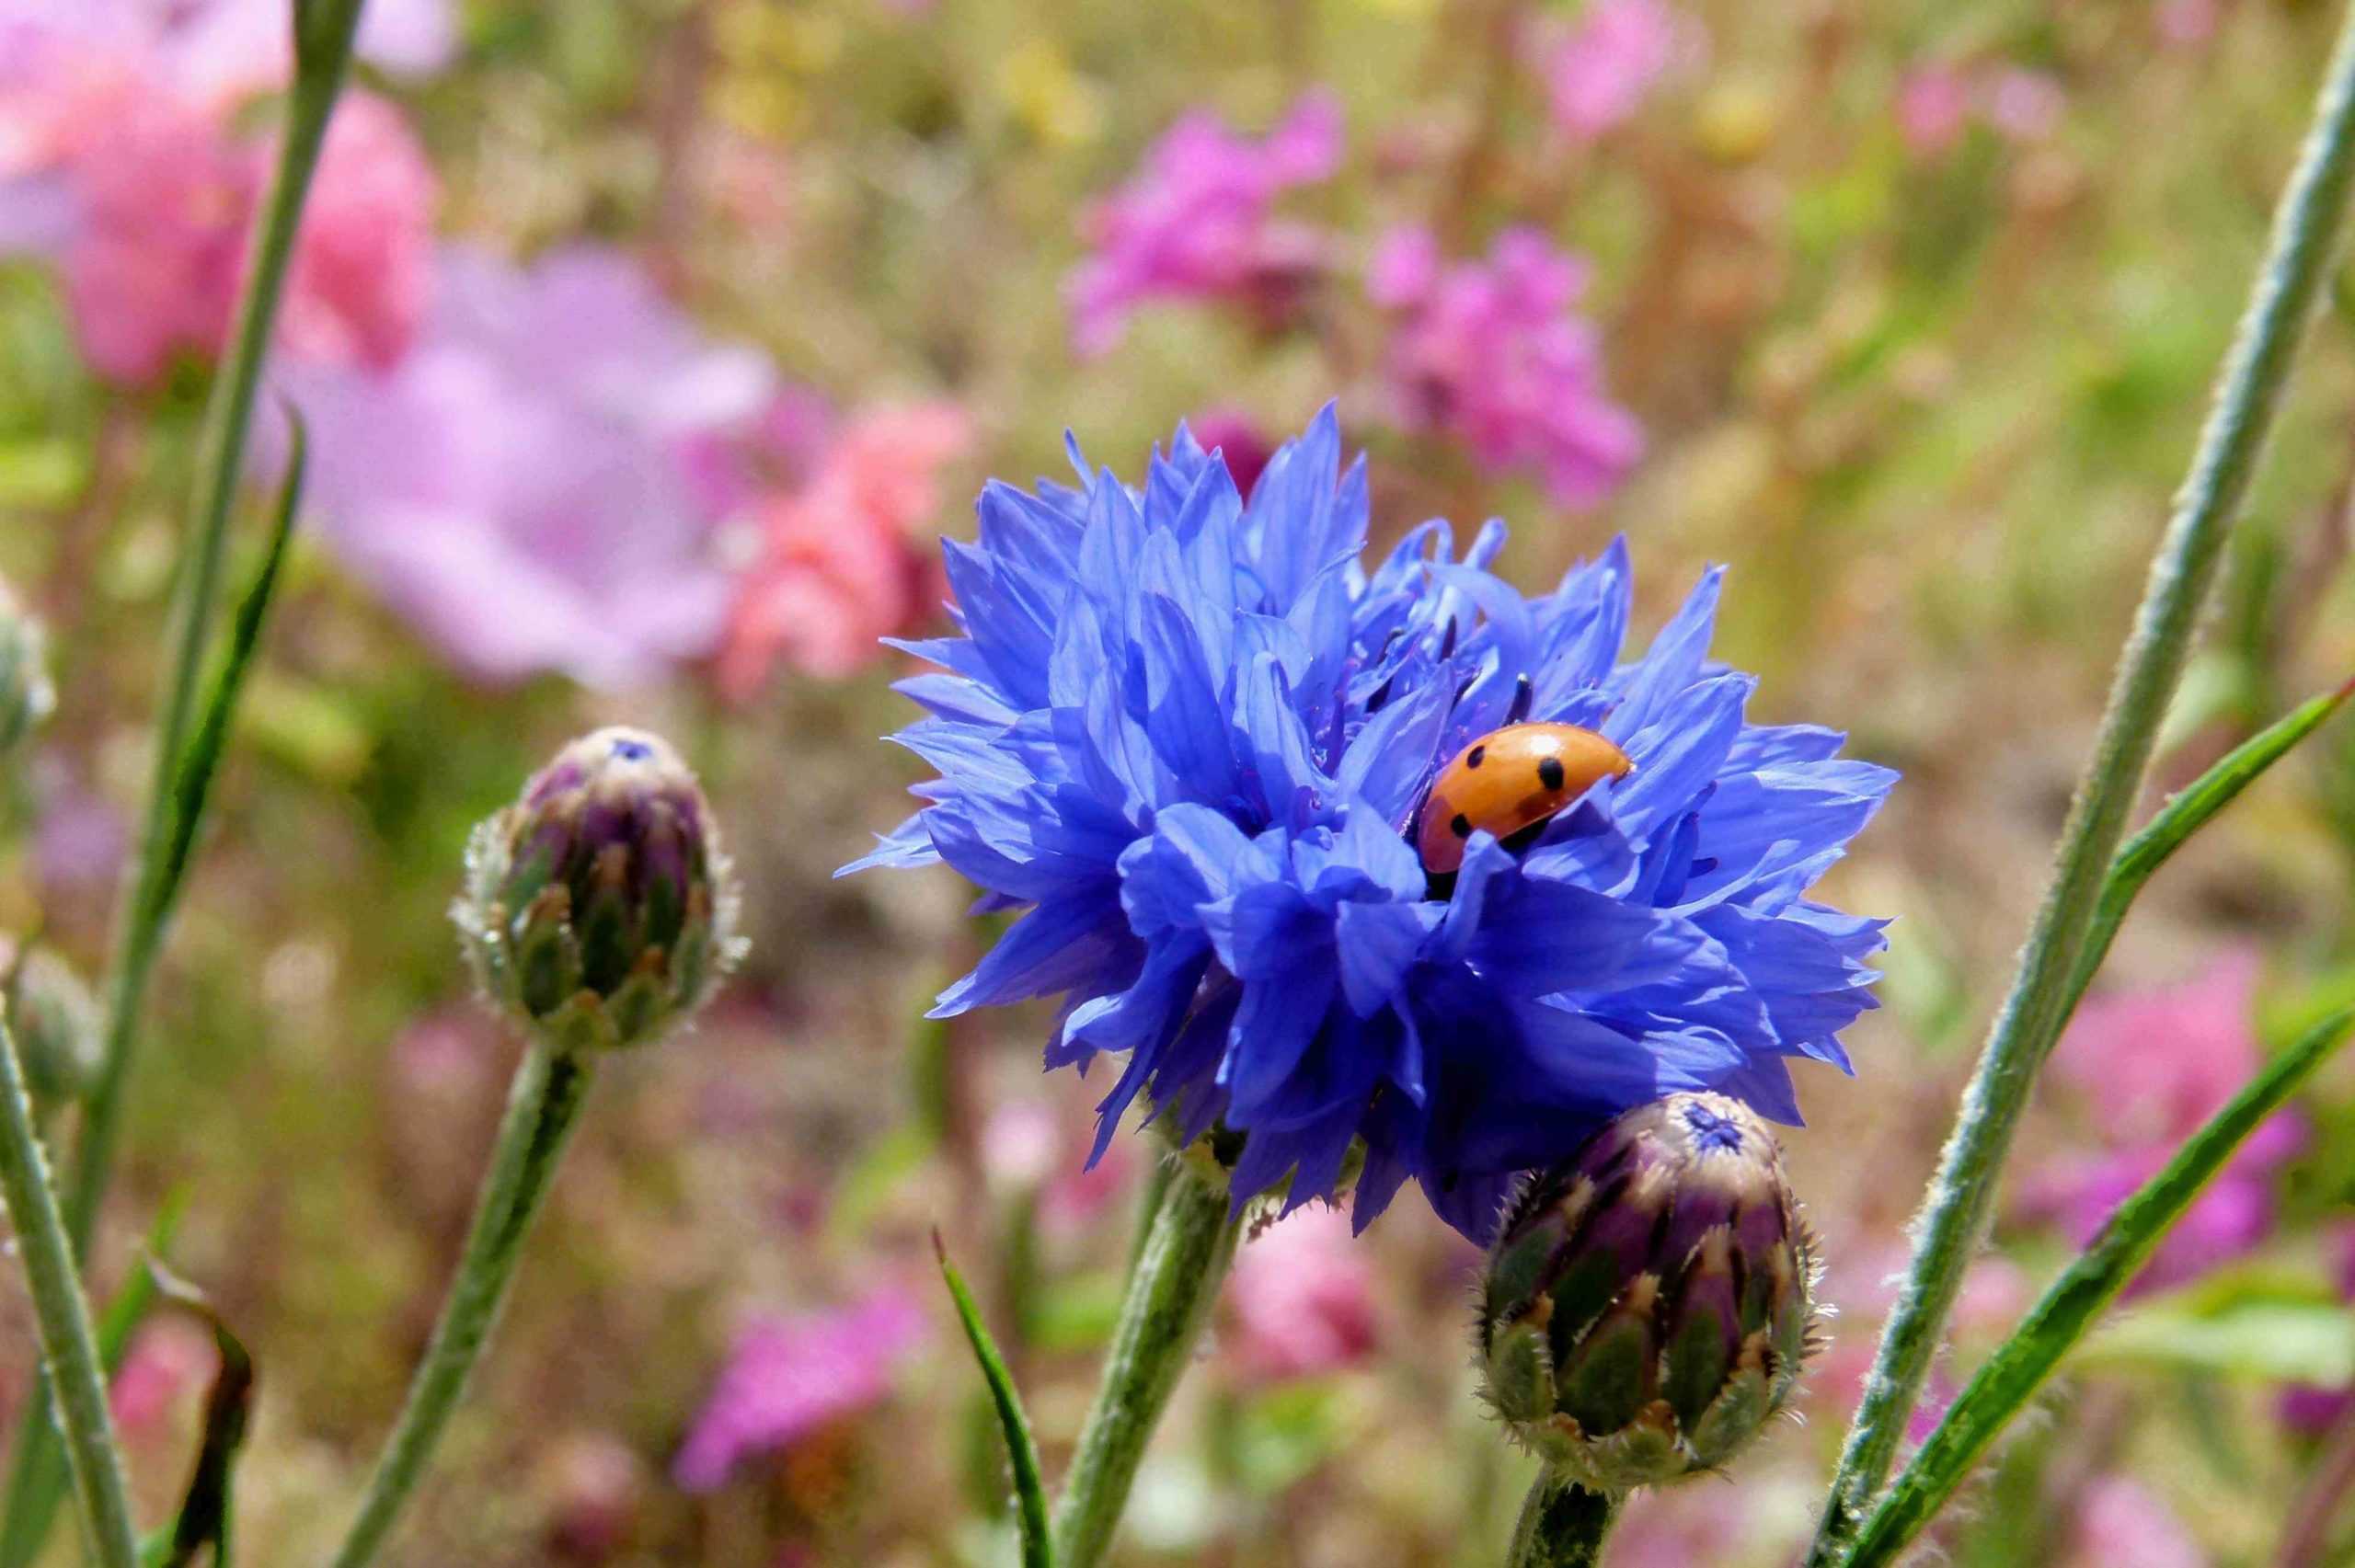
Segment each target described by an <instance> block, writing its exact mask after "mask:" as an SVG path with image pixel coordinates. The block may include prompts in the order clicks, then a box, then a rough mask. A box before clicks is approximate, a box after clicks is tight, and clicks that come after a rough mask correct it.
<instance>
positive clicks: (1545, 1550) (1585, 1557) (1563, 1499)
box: [1505, 1475, 1620, 1568]
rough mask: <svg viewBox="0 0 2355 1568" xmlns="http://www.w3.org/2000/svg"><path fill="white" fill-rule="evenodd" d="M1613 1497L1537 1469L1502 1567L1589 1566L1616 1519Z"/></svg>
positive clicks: (1598, 1559) (1598, 1557) (1600, 1554)
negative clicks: (1540, 1472) (1559, 1479)
mask: <svg viewBox="0 0 2355 1568" xmlns="http://www.w3.org/2000/svg"><path fill="white" fill-rule="evenodd" d="M1619 1502H1620V1500H1619V1499H1618V1498H1616V1497H1609V1496H1605V1495H1604V1494H1602V1493H1600V1492H1589V1491H1588V1490H1587V1489H1586V1488H1585V1487H1583V1486H1577V1485H1570V1484H1565V1483H1563V1482H1557V1481H1556V1480H1555V1479H1554V1478H1553V1477H1552V1476H1550V1475H1541V1476H1539V1477H1538V1478H1537V1479H1536V1480H1535V1481H1534V1482H1531V1483H1530V1487H1529V1500H1528V1501H1527V1502H1525V1503H1523V1504H1522V1505H1521V1523H1520V1524H1519V1525H1518V1526H1517V1527H1516V1528H1514V1530H1513V1532H1512V1551H1511V1554H1510V1555H1508V1556H1507V1557H1506V1559H1505V1562H1506V1568H1595V1565H1596V1564H1597V1563H1599V1562H1602V1561H1603V1542H1604V1541H1605V1540H1606V1539H1608V1538H1609V1537H1610V1534H1611V1527H1612V1526H1614V1525H1615V1524H1617V1523H1618V1522H1619Z"/></svg>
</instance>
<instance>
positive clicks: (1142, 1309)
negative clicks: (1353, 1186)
mask: <svg viewBox="0 0 2355 1568" xmlns="http://www.w3.org/2000/svg"><path fill="white" fill-rule="evenodd" d="M1199 1158H1200V1157H1199V1156H1198V1155H1194V1154H1185V1155H1179V1156H1177V1158H1176V1159H1175V1160H1173V1161H1172V1162H1171V1163H1170V1174H1169V1179H1168V1184H1167V1185H1166V1188H1165V1189H1164V1191H1163V1193H1162V1195H1161V1201H1160V1203H1159V1205H1158V1207H1156V1208H1155V1211H1154V1216H1153V1229H1152V1230H1151V1231H1150V1232H1148V1233H1147V1235H1146V1237H1145V1240H1144V1245H1143V1248H1142V1249H1140V1251H1139V1252H1138V1253H1137V1259H1136V1265H1135V1266H1134V1267H1133V1268H1132V1269H1131V1270H1130V1272H1129V1288H1128V1296H1127V1299H1125V1300H1124V1301H1123V1302H1122V1303H1121V1306H1120V1328H1119V1329H1118V1331H1117V1332H1116V1333H1114V1335H1113V1338H1112V1348H1111V1351H1110V1353H1109V1356H1107V1357H1106V1360H1105V1363H1104V1380H1103V1381H1102V1382H1101V1383H1100V1384H1099V1385H1097V1390H1096V1402H1095V1404H1094V1406H1093V1407H1091V1408H1090V1409H1089V1411H1088V1413H1087V1425H1086V1426H1084V1427H1082V1428H1081V1429H1080V1435H1079V1449H1078V1451H1077V1452H1076V1453H1075V1454H1074V1455H1073V1457H1072V1463H1071V1473H1070V1474H1069V1475H1068V1476H1067V1477H1066V1478H1065V1479H1064V1482H1063V1496H1062V1497H1061V1499H1059V1500H1058V1501H1057V1503H1056V1505H1055V1530H1054V1546H1055V1552H1054V1556H1055V1562H1056V1563H1057V1565H1058V1568H1095V1564H1096V1563H1097V1562H1100V1561H1102V1559H1103V1556H1104V1553H1105V1551H1106V1549H1107V1548H1109V1546H1110V1545H1111V1543H1112V1533H1113V1531H1114V1530H1115V1529H1117V1528H1119V1526H1120V1510H1121V1508H1122V1507H1123V1506H1124V1505H1126V1504H1127V1502H1128V1499H1129V1487H1130V1486H1131V1484H1132V1483H1133V1482H1135V1480H1136V1475H1137V1465H1138V1463H1139V1462H1140V1461H1141V1460H1142V1459H1143V1458H1144V1446H1145V1442H1146V1440H1147V1439H1148V1438H1149V1437H1151V1436H1153V1428H1154V1425H1155V1423H1156V1422H1158V1421H1159V1420H1160V1419H1161V1413H1162V1411H1163V1409H1164V1408H1165V1407H1166V1405H1167V1404H1168V1403H1169V1396H1170V1394H1171V1393H1172V1392H1174V1391H1176V1389H1177V1379H1178V1376H1179V1375H1180V1374H1181V1373H1183V1372H1184V1371H1185V1369H1186V1364H1187V1362H1188V1361H1189V1360H1190V1359H1191V1358H1192V1356H1193V1350H1194V1342H1195V1341H1196V1340H1197V1339H1198V1338H1200V1334H1201V1329H1202V1323H1203V1321H1204V1320H1205V1319H1206V1318H1207V1317H1208V1316H1209V1315H1210V1304H1211V1302H1212V1300H1213V1299H1215V1298H1216V1297H1217V1295H1218V1287H1219V1282H1220V1281H1221V1280H1223V1279H1224V1278H1225V1277H1226V1268H1227V1265H1228V1264H1229V1263H1231V1262H1232V1261H1233V1260H1234V1257H1235V1231H1236V1227H1235V1224H1234V1223H1233V1222H1232V1221H1231V1220H1230V1219H1228V1218H1227V1209H1228V1202H1227V1188H1226V1184H1225V1183H1224V1182H1223V1181H1220V1180H1217V1179H1216V1178H1215V1177H1213V1176H1212V1174H1210V1173H1208V1172H1206V1171H1205V1170H1203V1169H1202V1167H1201V1166H1200V1164H1198V1163H1197V1161H1198V1159H1199Z"/></svg>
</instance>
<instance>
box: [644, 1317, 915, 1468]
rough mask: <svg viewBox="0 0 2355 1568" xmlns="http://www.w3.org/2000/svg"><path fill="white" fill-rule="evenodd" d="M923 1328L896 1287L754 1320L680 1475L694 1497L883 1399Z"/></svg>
mask: <svg viewBox="0 0 2355 1568" xmlns="http://www.w3.org/2000/svg"><path fill="white" fill-rule="evenodd" d="M924 1331H925V1317H924V1313H923V1311H922V1310H920V1309H919V1308H918V1307H917V1306H916V1304H915V1300H914V1299H913V1297H911V1296H909V1295H908V1294H907V1293H906V1292H904V1291H902V1290H899V1289H897V1288H889V1287H887V1288H882V1289H879V1290H877V1291H875V1292H874V1293H872V1294H870V1295H868V1296H867V1297H865V1298H864V1299H861V1300H859V1301H857V1302H855V1303H854V1304H852V1305H851V1306H848V1307H845V1308H843V1309H841V1310H836V1311H831V1312H809V1313H803V1314H800V1315H798V1316H795V1317H766V1318H762V1319H759V1320H757V1321H756V1322H753V1323H752V1324H751V1325H750V1326H749V1327H747V1328H746V1329H745V1330H744V1332H743V1333H741V1334H740V1335H739V1336H738V1337H737V1341H736V1347H735V1349H734V1350H732V1351H731V1352H729V1357H728V1363H727V1365H726V1366H724V1367H723V1368H720V1373H719V1379H718V1382H717V1383H716V1384H715V1385H714V1386H713V1388H712V1391H711V1397H710V1398H709V1399H708V1400H707V1401H706V1402H705V1404H704V1407H703V1411H702V1413H700V1414H698V1415H697V1416H696V1417H695V1425H694V1426H693V1427H692V1428H691V1429H690V1430H689V1431H688V1433H687V1438H686V1441H685V1443H684V1444H683V1445H682V1446H681V1448H680V1449H679V1454H678V1458H677V1459H675V1460H673V1461H672V1467H671V1472H672V1477H673V1479H675V1480H676V1481H677V1482H678V1483H679V1484H680V1485H681V1486H682V1487H684V1488H685V1489H686V1490H687V1491H689V1492H712V1491H717V1490H718V1488H719V1487H720V1486H721V1485H723V1484H725V1483H726V1482H727V1480H728V1477H729V1472H730V1471H733V1470H734V1469H735V1468H736V1465H737V1464H738V1462H739V1461H741V1460H742V1459H746V1458H749V1457H751V1456H752V1455H755V1454H764V1453H770V1452H774V1451H775V1450H776V1449H779V1448H787V1447H790V1446H791V1445H792V1444H793V1443H794V1442H796V1441H798V1439H800V1438H803V1437H806V1436H810V1434H812V1433H814V1432H817V1431H819V1430H821V1428H823V1427H825V1426H827V1425H831V1424H833V1422H835V1421H838V1420H841V1419H842V1418H844V1416H849V1415H855V1414H856V1413H858V1412H860V1411H863V1410H867V1409H869V1408H871V1407H873V1406H874V1405H876V1404H878V1403H879V1402H881V1401H882V1399H883V1398H884V1396H885V1395H886V1394H888V1393H889V1392H890V1387H891V1377H892V1374H893V1372H894V1371H895V1370H896V1369H897V1368H898V1367H899V1365H900V1363H901V1362H902V1360H903V1359H905V1358H906V1356H908V1355H909V1354H910V1353H911V1352H912V1351H913V1350H914V1349H915V1347H916V1345H918V1344H919V1342H920V1341H921V1340H922V1339H923V1337H924Z"/></svg>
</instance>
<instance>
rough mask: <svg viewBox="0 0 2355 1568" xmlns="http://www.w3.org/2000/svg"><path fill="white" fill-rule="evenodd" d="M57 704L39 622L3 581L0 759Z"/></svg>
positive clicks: (0, 583)
mask: <svg viewBox="0 0 2355 1568" xmlns="http://www.w3.org/2000/svg"><path fill="white" fill-rule="evenodd" d="M56 705H57V693H56V692H55V690H54V689H53V688H52V686H51V685H50V683H49V649H48V638H47V637H46V636H45V635H43V634H42V632H41V626H40V622H39V621H36V620H34V619H33V617H32V614H31V612H29V611H27V610H26V609H24V608H23V607H22V606H21V605H19V604H18V603H17V599H16V595H15V594H13V593H11V592H10V591H9V589H8V585H7V583H6V582H5V581H0V758H5V757H6V756H7V754H8V753H9V752H11V751H13V750H16V749H17V743H18V742H19V741H21V740H23V739H24V738H25V737H26V736H28V735H29V734H31V733H32V729H33V727H34V726H35V725H37V724H39V723H40V721H41V720H42V719H45V718H47V717H48V716H49V711H50V709H52V708H53V707H55V706H56Z"/></svg>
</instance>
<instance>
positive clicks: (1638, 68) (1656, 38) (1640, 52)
mask: <svg viewBox="0 0 2355 1568" xmlns="http://www.w3.org/2000/svg"><path fill="white" fill-rule="evenodd" d="M1679 32H1680V27H1679V23H1678V19H1677V17H1676V14H1675V13H1674V12H1672V11H1671V10H1670V9H1669V8H1668V7H1667V6H1664V5H1662V4H1660V0H1595V3H1594V4H1593V5H1591V6H1588V7H1587V8H1586V11H1585V13H1584V14H1583V15H1581V16H1580V17H1579V21H1578V25H1577V27H1576V28H1575V29H1572V30H1571V32H1570V33H1569V35H1568V37H1567V38H1565V39H1563V40H1561V42H1560V43H1558V44H1557V45H1556V46H1555V48H1554V49H1553V50H1552V52H1550V53H1549V54H1548V55H1547V56H1546V58H1545V86H1546V90H1547V93H1548V95H1549V96H1550V97H1551V100H1552V103H1553V107H1554V123H1555V124H1557V125H1558V126H1560V127H1561V128H1562V129H1563V130H1564V131H1565V132H1568V134H1570V135H1571V136H1573V137H1576V138H1578V139H1579V140H1580V141H1591V140H1592V139H1593V138H1595V137H1597V136H1600V135H1602V134H1603V132H1606V131H1609V130H1612V129H1613V128H1614V127H1615V126H1618V125H1620V124H1622V123H1624V122H1625V121H1626V120H1628V119H1629V118H1630V117H1631V116H1633V115H1634V114H1635V112H1636V111H1637V109H1641V108H1642V107H1643V103H1644V99H1645V97H1647V96H1648V94H1649V93H1650V92H1651V90H1652V86H1653V85H1654V84H1655V83H1657V82H1658V81H1659V80H1660V76H1661V75H1662V74H1664V73H1665V72H1666V71H1667V70H1668V67H1669V65H1670V63H1671V62H1672V61H1673V60H1674V59H1675V56H1676V51H1677V44H1678V35H1679Z"/></svg>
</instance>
